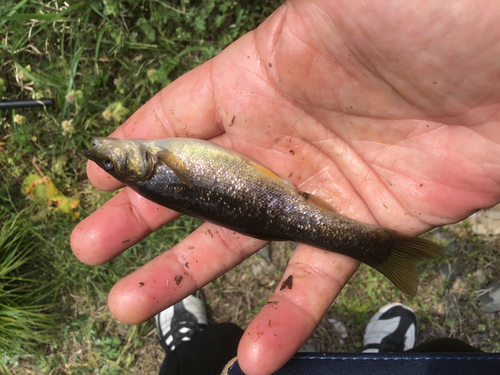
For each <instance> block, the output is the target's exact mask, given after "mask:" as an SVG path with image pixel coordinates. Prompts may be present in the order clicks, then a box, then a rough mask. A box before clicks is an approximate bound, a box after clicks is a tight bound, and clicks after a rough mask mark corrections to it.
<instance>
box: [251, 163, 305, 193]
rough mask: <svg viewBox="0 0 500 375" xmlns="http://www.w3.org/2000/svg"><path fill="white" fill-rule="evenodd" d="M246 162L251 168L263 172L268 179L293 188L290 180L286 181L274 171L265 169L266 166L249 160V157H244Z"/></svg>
mask: <svg viewBox="0 0 500 375" xmlns="http://www.w3.org/2000/svg"><path fill="white" fill-rule="evenodd" d="M245 161H246V163H247V164H248V165H250V166H251V167H252V168H255V169H257V170H258V171H259V172H261V173H263V174H265V175H266V176H267V177H269V178H270V179H272V180H274V181H276V182H280V183H282V184H284V185H286V186H288V187H290V188H293V189H295V186H293V184H292V183H291V182H290V181H287V180H285V179H283V178H281V177H280V176H278V175H277V174H276V173H274V172H273V171H271V170H269V169H267V168H266V167H264V166H263V165H260V164H259V163H257V162H255V161H253V160H250V159H245Z"/></svg>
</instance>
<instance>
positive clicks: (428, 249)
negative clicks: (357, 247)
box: [370, 234, 444, 297]
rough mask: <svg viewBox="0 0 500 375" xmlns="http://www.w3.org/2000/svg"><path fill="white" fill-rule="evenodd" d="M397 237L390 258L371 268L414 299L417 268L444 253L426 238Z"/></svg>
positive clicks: (416, 285) (416, 287) (416, 288)
mask: <svg viewBox="0 0 500 375" xmlns="http://www.w3.org/2000/svg"><path fill="white" fill-rule="evenodd" d="M395 236H396V238H395V239H396V243H395V245H394V247H393V248H392V251H391V254H390V255H389V257H388V258H387V259H386V260H385V261H384V262H382V263H381V264H378V265H374V264H370V266H372V267H373V268H375V269H376V270H378V271H379V272H381V273H382V274H384V275H385V276H386V277H387V278H388V279H389V280H390V281H391V282H392V283H393V284H394V285H395V286H396V287H398V288H399V289H400V290H401V291H402V292H403V293H406V294H408V295H410V296H412V297H414V296H415V295H416V294H417V290H418V274H417V266H418V265H419V263H420V262H421V261H423V260H425V259H432V258H437V257H439V256H441V255H443V254H444V251H443V248H442V247H441V246H439V245H437V244H435V243H434V242H432V241H429V240H426V239H424V238H419V237H406V236H401V235H398V234H395Z"/></svg>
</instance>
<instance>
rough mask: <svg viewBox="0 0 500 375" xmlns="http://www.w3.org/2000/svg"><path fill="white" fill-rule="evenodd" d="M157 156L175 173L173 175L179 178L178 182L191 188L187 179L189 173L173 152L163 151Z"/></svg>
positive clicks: (191, 184)
mask: <svg viewBox="0 0 500 375" xmlns="http://www.w3.org/2000/svg"><path fill="white" fill-rule="evenodd" d="M157 155H158V159H160V160H161V161H162V162H164V163H165V164H166V165H167V166H168V167H169V168H170V169H171V170H172V171H173V172H174V173H175V175H176V176H177V177H179V180H181V181H182V182H183V183H185V184H186V185H188V186H193V183H192V182H191V179H190V178H189V173H188V171H187V170H186V168H185V166H184V164H182V160H181V159H179V158H178V157H177V156H176V155H175V154H174V153H173V152H171V151H170V150H167V149H164V150H162V151H159V152H158V153H157Z"/></svg>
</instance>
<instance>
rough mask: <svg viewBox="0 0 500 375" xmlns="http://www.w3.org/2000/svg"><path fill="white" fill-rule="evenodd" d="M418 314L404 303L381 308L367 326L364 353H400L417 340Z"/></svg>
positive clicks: (411, 346)
mask: <svg viewBox="0 0 500 375" xmlns="http://www.w3.org/2000/svg"><path fill="white" fill-rule="evenodd" d="M417 327H418V324H417V314H415V311H413V310H412V309H411V308H410V307H408V306H406V305H403V304H402V303H391V304H389V305H385V306H383V307H381V308H380V309H379V310H378V311H377V313H376V314H375V315H374V316H373V318H372V319H371V320H370V323H368V325H367V326H366V331H365V339H364V347H363V353H400V352H404V351H405V350H409V349H412V348H413V347H414V346H415V341H416V340H417Z"/></svg>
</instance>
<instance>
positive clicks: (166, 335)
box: [155, 291, 208, 353]
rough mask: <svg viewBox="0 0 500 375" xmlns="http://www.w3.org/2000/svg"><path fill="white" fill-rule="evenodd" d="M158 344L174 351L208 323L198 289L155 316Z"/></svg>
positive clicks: (165, 349)
mask: <svg viewBox="0 0 500 375" xmlns="http://www.w3.org/2000/svg"><path fill="white" fill-rule="evenodd" d="M155 322H156V327H157V328H158V335H159V337H160V344H161V346H162V348H163V350H164V351H165V353H168V352H169V351H174V350H175V348H176V347H178V346H179V344H181V343H182V342H185V341H189V340H191V338H192V337H193V335H194V334H195V333H196V332H198V331H201V330H202V329H203V328H204V327H206V326H207V325H208V321H207V312H206V309H205V300H204V299H203V296H202V294H201V292H200V291H197V292H196V293H194V294H191V295H190V296H187V297H186V298H184V299H183V300H182V301H180V302H177V303H176V304H175V305H173V306H170V307H169V308H168V309H166V310H163V311H162V312H160V313H159V314H158V315H156V316H155Z"/></svg>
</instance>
